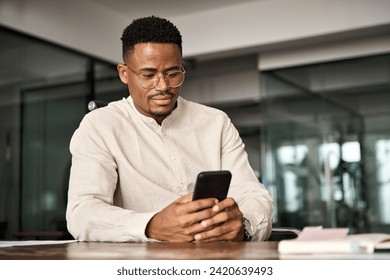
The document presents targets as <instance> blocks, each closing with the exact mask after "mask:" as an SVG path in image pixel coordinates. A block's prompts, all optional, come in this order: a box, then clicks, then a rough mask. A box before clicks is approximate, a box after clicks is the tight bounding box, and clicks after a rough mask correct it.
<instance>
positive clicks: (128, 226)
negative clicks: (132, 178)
mask: <svg viewBox="0 0 390 280" xmlns="http://www.w3.org/2000/svg"><path fill="white" fill-rule="evenodd" d="M70 151H71V154H72V167H71V173H70V180H69V191H68V205H67V212H66V219H67V223H68V230H69V232H70V233H71V234H72V235H73V237H74V238H75V239H77V240H80V241H110V242H128V241H133V242H148V241H152V240H151V239H148V238H147V237H146V235H145V229H146V226H147V224H148V222H149V220H150V219H151V218H152V217H153V216H154V215H155V214H156V213H155V212H150V213H137V212H135V211H132V210H130V209H123V208H121V207H117V206H114V193H115V190H116V187H117V181H118V180H117V179H118V175H117V165H116V162H115V159H114V158H113V156H112V154H111V153H110V151H109V148H108V145H107V143H106V142H105V140H104V138H103V137H102V136H101V134H100V132H99V130H98V129H97V128H96V125H95V124H94V122H93V121H91V120H90V119H89V118H88V115H87V116H86V117H85V118H84V120H83V121H82V122H81V124H80V127H79V128H78V129H77V130H76V131H75V133H74V135H73V137H72V139H71V143H70Z"/></svg>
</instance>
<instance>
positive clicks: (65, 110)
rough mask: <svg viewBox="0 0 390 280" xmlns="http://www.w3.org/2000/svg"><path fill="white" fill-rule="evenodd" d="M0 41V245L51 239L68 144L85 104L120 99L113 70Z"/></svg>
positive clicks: (60, 228) (64, 184)
mask: <svg viewBox="0 0 390 280" xmlns="http://www.w3.org/2000/svg"><path fill="white" fill-rule="evenodd" d="M0 41H1V44H0V199H1V201H0V239H3V238H7V239H14V238H22V237H23V236H25V237H26V238H30V239H31V238H42V236H39V234H40V233H42V232H46V233H48V232H49V233H53V235H52V236H49V237H48V238H56V236H60V235H58V233H63V234H66V231H67V230H66V222H65V209H66V202H67V201H66V198H67V188H68V179H69V167H70V164H71V163H70V160H71V157H70V153H69V142H70V138H71V136H72V134H73V132H74V130H75V129H76V128H77V127H78V125H79V123H80V121H81V119H82V117H83V116H84V115H85V114H86V113H87V112H88V110H87V103H88V102H89V101H90V100H91V99H96V98H103V95H104V98H105V99H106V100H107V101H111V100H114V99H118V98H120V96H127V91H126V89H125V88H124V87H123V86H122V84H121V83H120V81H119V78H118V77H117V71H116V67H115V65H113V64H110V63H106V62H104V61H101V60H98V59H95V58H92V57H89V56H86V55H84V54H81V53H77V52H74V51H71V50H67V49H64V48H61V47H59V46H56V45H53V44H50V43H47V42H44V41H41V40H37V39H35V38H32V37H29V36H26V35H23V34H19V33H17V32H14V31H11V30H8V29H6V28H1V27H0ZM29 234H30V235H29Z"/></svg>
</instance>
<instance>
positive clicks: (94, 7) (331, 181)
mask: <svg viewBox="0 0 390 280" xmlns="http://www.w3.org/2000/svg"><path fill="white" fill-rule="evenodd" d="M149 15H156V16H161V17H166V18H168V19H169V20H171V21H172V22H173V23H174V24H175V25H177V27H178V28H179V30H180V31H181V33H182V35H183V51H184V59H185V63H186V71H187V77H186V81H185V83H184V86H183V89H182V96H183V97H184V98H186V99H189V100H192V101H196V102H200V103H203V104H207V105H210V106H213V107H216V108H219V109H221V110H224V111H225V112H226V113H227V114H228V115H229V117H230V118H231V119H232V121H233V123H234V124H235V126H236V127H237V129H238V130H239V131H240V133H241V136H242V138H243V141H244V142H245V145H246V149H247V152H248V155H249V160H250V163H251V166H252V168H253V169H254V170H255V172H256V174H257V175H258V178H259V180H260V181H261V182H262V183H263V184H264V185H265V186H266V187H267V188H268V190H269V191H270V193H271V195H272V197H273V199H274V209H275V211H274V223H275V226H292V227H297V228H302V227H304V226H307V225H323V226H324V227H348V228H349V229H350V232H352V233H360V232H379V231H381V232H388V233H390V203H389V202H390V105H389V104H390V1H388V0H326V1H325V0H246V1H233V0H218V1H209V0H207V1H206V0H197V1H185V0H181V1H178V0H166V1H156V0H153V1H144V0H136V1H131V0H78V1H76V0H68V1H60V0H51V1H50V0H34V1H29V0H0V239H16V238H18V239H22V238H29V239H31V238H50V239H53V238H69V236H68V235H67V231H66V222H65V208H66V194H67V187H68V185H67V184H68V178H69V167H70V160H71V157H70V153H69V148H68V146H69V141H70V138H71V136H72V134H73V132H74V130H75V129H76V128H77V127H78V125H79V123H80V120H81V119H82V117H83V116H84V115H85V114H86V113H87V103H88V102H89V101H90V100H93V99H96V100H104V101H114V100H118V99H121V98H123V97H127V95H128V93H127V89H126V88H125V87H124V85H122V84H121V83H120V81H119V78H118V76H117V72H116V64H117V63H120V62H121V42H120V36H121V33H122V31H123V29H124V28H125V27H126V26H127V25H128V24H129V23H130V22H131V21H132V20H133V19H135V18H138V17H142V16H149Z"/></svg>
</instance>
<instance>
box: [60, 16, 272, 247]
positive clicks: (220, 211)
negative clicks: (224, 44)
mask: <svg viewBox="0 0 390 280" xmlns="http://www.w3.org/2000/svg"><path fill="white" fill-rule="evenodd" d="M121 39H122V44H123V61H124V63H123V64H119V65H118V67H117V69H118V73H119V77H120V79H121V81H122V82H123V83H124V84H126V85H127V87H128V91H129V93H130V96H129V97H128V98H126V99H125V98H124V99H123V100H120V101H116V102H112V103H110V104H109V105H108V106H107V107H104V108H101V109H98V110H95V111H92V112H91V113H89V114H87V115H86V116H85V117H84V119H83V121H82V122H81V124H80V127H79V128H78V129H77V130H76V132H75V133H74V135H73V137H72V140H71V144H70V150H71V153H72V168H71V176H70V183H69V194H68V208H67V221H68V229H69V231H70V233H71V234H72V235H73V236H74V237H75V238H76V239H78V240H83V241H114V242H115V241H116V242H126V241H133V242H148V241H167V242H192V241H199V242H208V241H242V240H264V239H266V238H267V237H268V236H269V234H270V230H271V223H272V200H271V198H270V196H269V194H268V192H267V191H266V189H265V188H264V186H263V185H261V184H260V183H259V182H258V180H257V178H256V176H255V175H254V173H253V171H252V169H251V167H250V165H249V163H248V159H247V154H246V153H245V151H244V145H243V143H242V141H241V139H240V137H239V135H238V132H237V130H236V129H235V128H234V126H233V125H232V123H231V121H230V120H229V118H228V117H227V116H226V114H225V113H223V112H222V111H219V110H216V109H214V108H210V107H206V106H203V105H200V104H196V103H193V102H189V101H187V100H184V99H183V98H182V97H179V94H180V89H181V85H182V84H183V82H184V77H185V69H184V66H183V60H182V39H181V35H180V32H179V31H178V30H177V28H176V26H174V25H173V24H172V23H171V22H169V21H168V20H166V19H162V18H158V17H154V16H152V17H146V18H141V19H137V20H134V21H133V22H132V23H131V24H130V25H129V26H128V27H127V28H126V29H125V30H124V32H123V35H122V38H121ZM205 170H230V171H231V173H232V182H231V186H230V190H229V193H228V196H229V197H228V198H227V199H225V200H223V201H216V199H214V198H209V199H201V200H196V201H191V196H192V191H193V189H194V183H195V180H196V176H197V174H198V173H199V172H201V171H205Z"/></svg>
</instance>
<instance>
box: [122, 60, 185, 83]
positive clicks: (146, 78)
mask: <svg viewBox="0 0 390 280" xmlns="http://www.w3.org/2000/svg"><path fill="white" fill-rule="evenodd" d="M125 66H126V67H127V68H128V69H129V70H130V71H131V72H133V73H134V74H135V75H136V76H137V77H138V79H139V81H140V83H141V87H143V88H145V89H152V88H155V87H156V86H157V85H158V83H159V82H160V76H159V75H157V74H155V73H146V72H144V73H137V72H135V71H134V70H132V69H131V68H130V67H129V66H127V65H125ZM185 73H186V71H185V70H184V68H183V67H181V70H174V71H169V72H168V73H166V74H163V77H164V80H165V82H166V83H167V84H168V86H169V87H170V88H178V87H180V86H181V85H182V84H183V82H184V78H185Z"/></svg>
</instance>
